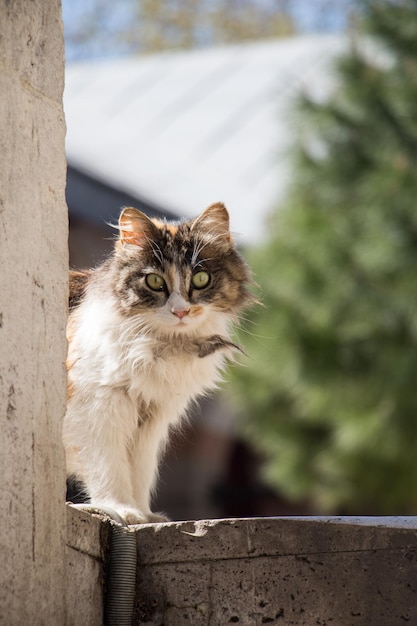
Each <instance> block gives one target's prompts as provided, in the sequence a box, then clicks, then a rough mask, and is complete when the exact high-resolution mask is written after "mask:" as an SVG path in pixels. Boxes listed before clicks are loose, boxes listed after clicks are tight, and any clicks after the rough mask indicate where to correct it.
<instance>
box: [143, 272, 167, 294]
mask: <svg viewBox="0 0 417 626" xmlns="http://www.w3.org/2000/svg"><path fill="white" fill-rule="evenodd" d="M145 282H146V284H147V285H148V287H149V289H152V290H153V291H163V290H164V289H165V281H164V279H163V278H162V276H160V275H159V274H146V277H145Z"/></svg>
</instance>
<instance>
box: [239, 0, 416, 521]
mask: <svg viewBox="0 0 417 626" xmlns="http://www.w3.org/2000/svg"><path fill="white" fill-rule="evenodd" d="M363 8H364V15H365V21H364V24H363V26H362V29H363V32H362V36H361V37H360V38H359V40H358V43H357V45H353V46H352V50H351V52H350V53H349V55H348V56H346V58H343V59H342V60H341V61H340V63H339V64H338V67H337V72H336V73H337V83H338V90H337V93H335V94H334V96H333V97H332V98H331V100H330V101H328V102H326V103H317V102H314V101H313V100H312V99H309V98H307V97H305V98H304V99H303V101H302V103H301V105H300V111H299V118H298V121H299V122H300V123H301V126H302V128H304V131H303V132H302V134H301V136H300V141H299V145H298V147H297V149H296V166H295V168H294V169H295V181H294V185H293V186H292V190H291V192H290V194H289V197H288V202H287V203H286V205H285V208H283V209H281V210H280V211H278V212H277V214H276V215H275V217H274V219H273V222H272V224H271V232H272V235H271V239H270V241H269V243H268V245H267V246H266V247H264V248H262V249H260V250H257V251H254V252H253V253H252V255H251V258H250V262H251V264H252V266H253V267H254V269H255V274H256V280H257V281H258V283H259V284H260V287H261V293H262V296H261V297H262V299H263V302H264V305H265V306H264V307H263V308H259V309H258V310H257V311H254V313H253V314H252V316H251V318H250V320H249V322H250V325H248V327H247V328H248V330H249V332H253V333H254V334H253V335H250V334H249V335H248V336H245V340H244V342H245V345H246V347H247V351H248V352H249V354H250V356H251V360H250V361H249V365H248V367H246V368H236V370H235V372H234V374H233V376H234V383H235V386H236V389H237V391H238V392H239V393H238V397H240V398H241V400H243V402H242V404H244V406H245V410H246V413H247V415H248V419H247V432H248V436H250V438H251V440H252V441H254V442H255V443H256V444H257V445H258V447H259V448H260V449H261V450H262V451H263V452H264V453H265V455H266V473H267V476H268V477H269V479H270V480H271V481H272V482H273V483H274V484H275V485H276V486H277V487H278V488H279V490H280V492H281V493H283V494H285V495H286V496H288V497H290V498H293V499H305V498H308V499H310V500H311V502H312V503H313V506H314V508H315V511H323V512H331V513H340V512H342V513H354V514H416V513H417V0H396V1H394V0H380V1H378V2H376V1H371V0H368V1H367V2H364V7H363Z"/></svg>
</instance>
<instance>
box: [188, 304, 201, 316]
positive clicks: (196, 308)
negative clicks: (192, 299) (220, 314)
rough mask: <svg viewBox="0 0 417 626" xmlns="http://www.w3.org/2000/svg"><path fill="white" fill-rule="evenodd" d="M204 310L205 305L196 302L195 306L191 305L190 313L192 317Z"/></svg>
mask: <svg viewBox="0 0 417 626" xmlns="http://www.w3.org/2000/svg"><path fill="white" fill-rule="evenodd" d="M202 312H203V307H202V306H200V305H198V304H196V305H194V306H191V308H190V311H189V313H188V315H189V316H190V317H197V316H198V315H201V313H202Z"/></svg>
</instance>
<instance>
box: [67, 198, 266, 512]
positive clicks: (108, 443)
mask: <svg viewBox="0 0 417 626" xmlns="http://www.w3.org/2000/svg"><path fill="white" fill-rule="evenodd" d="M118 230H119V236H118V239H117V241H116V244H115V249H114V252H113V254H112V255H111V256H110V258H109V259H108V260H106V261H105V262H104V263H103V264H102V265H100V266H98V267H97V268H96V269H94V270H88V271H85V272H70V315H69V319H68V331H67V334H68V360H67V370H68V392H67V400H68V403H67V412H66V415H65V419H64V428H63V441H64V447H65V455H66V464H67V475H68V477H69V478H70V479H71V480H72V481H76V482H77V484H78V482H80V484H82V485H84V486H85V490H86V493H87V495H88V498H89V500H90V504H91V506H92V507H94V508H97V509H100V508H101V509H102V510H106V509H107V510H108V509H112V510H113V511H115V512H116V513H117V515H118V516H121V517H122V519H124V520H125V522H126V523H127V524H139V523H147V522H158V521H163V520H166V518H165V517H164V516H163V515H160V514H155V513H152V512H151V508H150V501H151V495H152V493H153V490H154V488H155V483H156V479H157V471H158V461H159V459H160V456H161V454H162V452H163V449H164V446H165V444H166V442H167V439H168V435H169V431H170V429H171V428H172V427H175V426H178V425H179V424H180V422H181V419H182V418H183V417H184V416H185V415H186V413H187V409H188V408H189V407H190V404H191V403H192V402H193V401H194V400H195V399H196V398H197V397H198V396H201V395H204V394H206V393H207V392H209V391H210V390H212V389H214V388H215V387H216V385H217V383H218V382H219V380H220V378H221V372H222V370H223V369H224V366H225V363H226V361H227V357H230V356H232V353H233V351H235V350H236V349H238V346H236V344H234V343H233V342H232V341H231V339H230V335H229V332H230V326H231V324H232V323H233V322H236V321H237V320H238V314H239V312H240V311H241V310H242V309H243V308H245V307H246V306H248V305H249V304H250V303H251V302H252V301H253V300H254V297H253V295H252V294H251V291H250V290H249V289H248V287H249V285H250V283H251V276H250V271H249V268H248V266H247V265H246V263H245V261H244V260H243V258H242V257H241V255H240V254H239V252H238V251H237V250H236V247H235V245H234V242H233V239H232V236H231V234H230V230H229V215H228V212H227V209H226V208H225V206H224V205H223V204H222V203H215V204H212V205H210V206H209V207H208V208H207V209H206V210H205V211H204V212H203V213H202V214H201V215H200V216H199V217H197V218H195V219H193V220H190V221H178V222H167V221H161V220H157V219H154V218H152V219H151V218H149V217H147V216H146V215H145V214H144V213H142V212H140V211H139V210H137V209H134V208H131V207H129V208H125V209H123V211H122V212H121V214H120V218H119V225H118Z"/></svg>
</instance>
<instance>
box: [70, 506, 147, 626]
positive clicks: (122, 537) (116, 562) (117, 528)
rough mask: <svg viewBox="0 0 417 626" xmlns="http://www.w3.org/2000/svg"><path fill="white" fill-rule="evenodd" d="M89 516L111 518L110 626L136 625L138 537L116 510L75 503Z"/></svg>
mask: <svg viewBox="0 0 417 626" xmlns="http://www.w3.org/2000/svg"><path fill="white" fill-rule="evenodd" d="M71 506H72V507H74V508H77V509H81V510H84V511H87V512H88V513H98V514H100V513H101V514H103V513H105V514H106V515H108V516H109V517H110V518H111V520H112V521H111V535H110V555H109V560H108V569H107V572H106V605H105V610H104V623H105V624H106V626H132V620H133V611H134V607H135V597H136V567H137V547H136V535H135V532H134V531H131V530H129V527H128V526H127V524H126V522H125V521H124V520H123V519H122V518H121V517H120V515H119V514H118V513H116V511H113V509H110V508H108V507H100V508H95V507H92V506H90V505H88V504H75V505H74V504H72V505H71Z"/></svg>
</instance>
